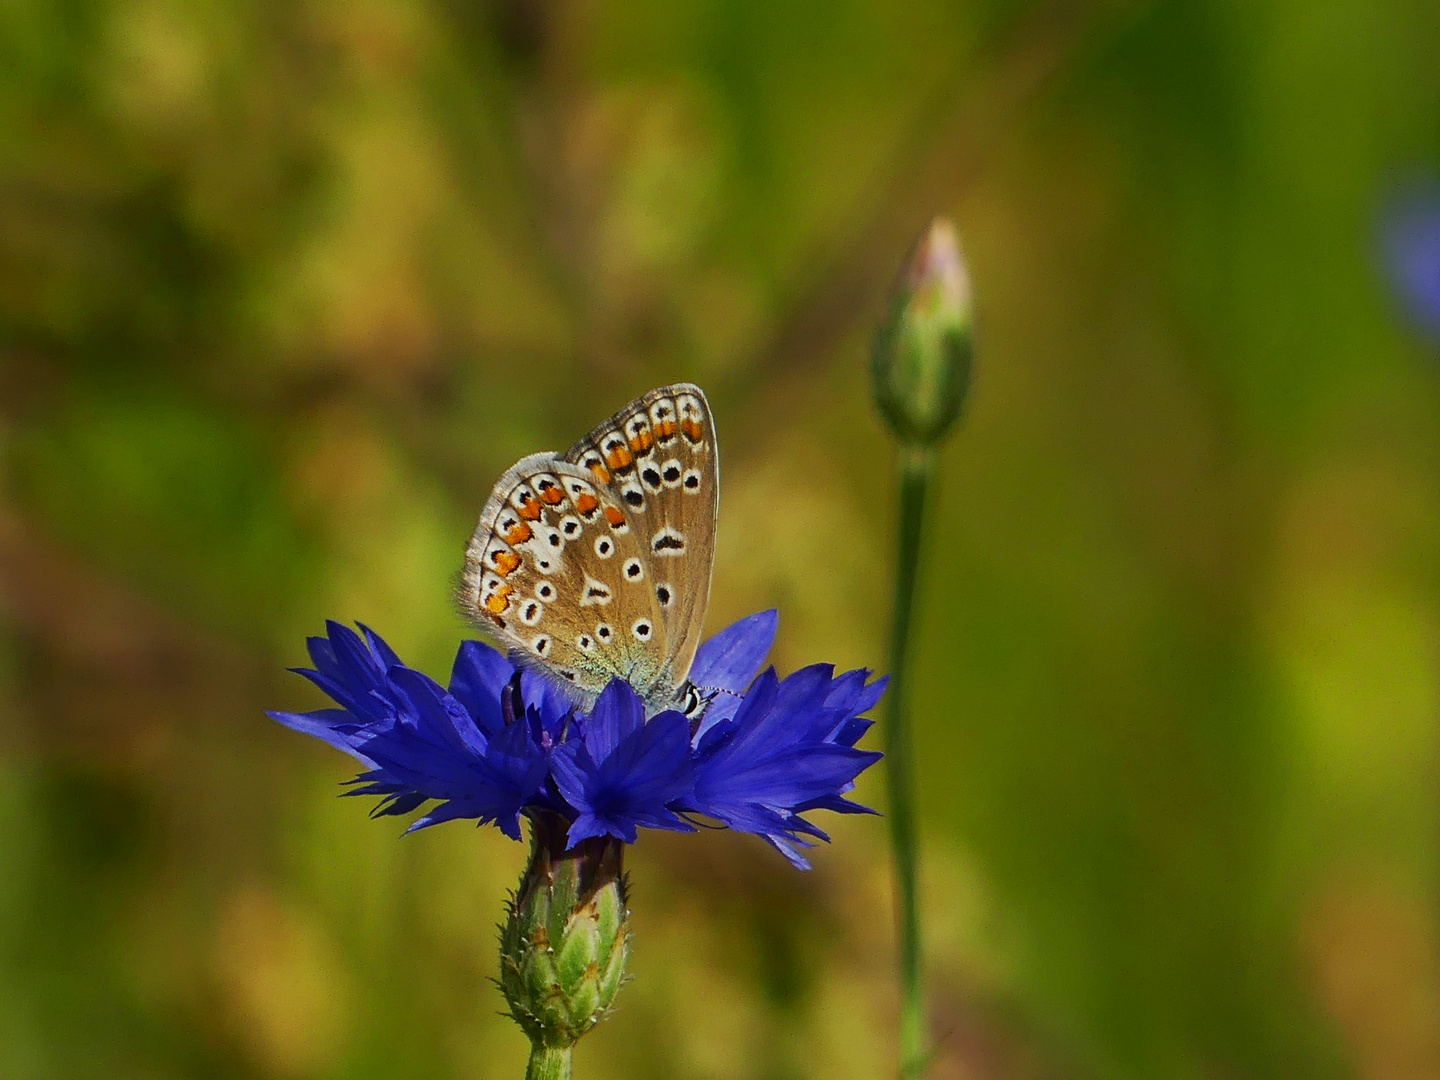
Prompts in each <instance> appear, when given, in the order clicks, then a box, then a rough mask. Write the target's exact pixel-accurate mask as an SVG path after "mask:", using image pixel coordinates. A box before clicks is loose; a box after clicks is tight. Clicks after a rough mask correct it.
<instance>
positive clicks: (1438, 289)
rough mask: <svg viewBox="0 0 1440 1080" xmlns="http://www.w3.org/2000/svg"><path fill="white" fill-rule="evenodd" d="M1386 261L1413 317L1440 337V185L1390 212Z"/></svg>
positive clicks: (1386, 240) (1385, 238) (1386, 237)
mask: <svg viewBox="0 0 1440 1080" xmlns="http://www.w3.org/2000/svg"><path fill="white" fill-rule="evenodd" d="M1384 243H1385V262H1386V266H1387V269H1388V270H1389V273H1390V277H1391V280H1392V282H1393V284H1394V287H1395V289H1396V291H1397V292H1398V293H1399V294H1400V298H1401V299H1402V300H1403V301H1404V303H1405V308H1406V310H1407V311H1408V312H1409V314H1410V317H1411V318H1412V319H1414V320H1415V322H1416V323H1417V324H1419V325H1420V326H1421V327H1422V328H1424V329H1425V330H1426V331H1427V332H1429V333H1430V334H1432V335H1434V336H1435V337H1440V187H1432V188H1430V189H1429V190H1424V191H1418V192H1415V193H1412V194H1411V195H1409V196H1407V197H1406V198H1404V199H1402V200H1400V201H1399V202H1398V203H1397V205H1396V206H1395V208H1394V209H1392V210H1391V212H1390V213H1389V215H1388V218H1387V220H1386V223H1385V229H1384Z"/></svg>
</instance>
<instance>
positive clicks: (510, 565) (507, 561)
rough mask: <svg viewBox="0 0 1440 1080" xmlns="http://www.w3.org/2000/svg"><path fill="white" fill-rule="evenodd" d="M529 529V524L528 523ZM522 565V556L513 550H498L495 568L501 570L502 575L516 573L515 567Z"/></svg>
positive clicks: (506, 575)
mask: <svg viewBox="0 0 1440 1080" xmlns="http://www.w3.org/2000/svg"><path fill="white" fill-rule="evenodd" d="M526 528H527V529H528V528H529V526H528V525H527V526H526ZM519 565H520V556H519V555H516V554H515V552H513V551H497V552H496V553H495V569H496V570H498V571H500V576H501V577H508V576H509V575H510V574H512V573H514V571H515V568H516V567H517V566H519Z"/></svg>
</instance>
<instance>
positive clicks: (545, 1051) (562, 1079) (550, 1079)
mask: <svg viewBox="0 0 1440 1080" xmlns="http://www.w3.org/2000/svg"><path fill="white" fill-rule="evenodd" d="M573 1053H574V1051H573V1050H571V1048H570V1047H568V1046H567V1047H565V1048H564V1049H563V1050H561V1049H557V1048H555V1047H553V1046H539V1045H536V1046H533V1047H531V1049H530V1064H529V1066H528V1067H527V1068H526V1069H525V1080H570V1058H571V1055H572V1054H573Z"/></svg>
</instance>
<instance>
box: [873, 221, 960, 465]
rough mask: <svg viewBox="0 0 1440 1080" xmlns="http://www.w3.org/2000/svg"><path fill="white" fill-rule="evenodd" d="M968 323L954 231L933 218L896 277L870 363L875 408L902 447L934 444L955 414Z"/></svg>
mask: <svg viewBox="0 0 1440 1080" xmlns="http://www.w3.org/2000/svg"><path fill="white" fill-rule="evenodd" d="M972 322H973V309H972V303H971V295H970V275H969V273H968V272H967V270H966V269H965V261H964V259H963V257H962V256H961V254H960V242H959V239H958V237H957V236H956V234H955V226H954V225H952V224H951V223H950V222H949V221H948V220H946V219H945V218H936V219H935V220H934V221H932V222H931V223H930V227H929V228H928V229H927V230H926V231H925V235H924V236H922V237H921V238H920V242H919V243H918V244H917V245H916V246H915V249H914V251H913V252H911V254H910V258H909V259H908V260H907V262H906V264H905V267H904V269H902V270H901V272H900V277H899V279H898V280H897V281H896V283H895V289H894V293H893V295H892V297H891V301H890V310H889V312H888V313H887V315H886V317H885V320H884V322H882V323H881V324H880V328H879V330H878V331H877V332H876V334H875V343H874V350H873V353H872V357H871V375H872V378H873V383H874V393H875V402H876V404H877V405H878V406H879V408H880V413H881V415H882V416H883V417H884V418H885V421H886V423H888V424H889V425H890V428H891V430H892V431H894V433H895V435H896V436H897V437H898V438H899V439H900V441H901V442H902V443H905V444H906V445H909V446H917V447H929V446H933V445H934V444H935V443H938V442H939V441H940V440H941V439H942V438H944V437H945V435H946V433H947V432H948V431H949V430H950V427H951V426H952V425H953V424H954V423H955V420H956V418H957V417H958V416H959V415H960V408H961V406H962V405H963V404H964V403H965V394H966V392H967V391H968V390H969V388H970V359H971V353H972V350H973V342H972V335H971V327H972Z"/></svg>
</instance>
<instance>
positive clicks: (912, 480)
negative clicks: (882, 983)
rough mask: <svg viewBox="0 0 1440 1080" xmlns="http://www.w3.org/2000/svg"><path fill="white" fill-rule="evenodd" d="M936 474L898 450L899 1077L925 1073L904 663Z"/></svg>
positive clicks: (894, 654) (891, 766)
mask: <svg viewBox="0 0 1440 1080" xmlns="http://www.w3.org/2000/svg"><path fill="white" fill-rule="evenodd" d="M934 475H935V459H934V456H933V455H932V454H931V453H930V451H929V450H922V449H917V448H902V449H901V458H900V530H899V550H898V557H897V560H896V568H895V609H894V610H895V625H894V627H893V628H892V631H891V638H890V687H889V691H888V692H887V693H886V695H885V698H886V704H887V714H888V715H887V716H886V720H885V767H886V775H887V777H888V780H889V787H890V814H889V820H890V847H891V850H892V851H893V852H894V855H895V910H896V916H897V920H898V923H899V950H900V1076H901V1080H915V1078H917V1077H919V1076H921V1075H923V1073H924V1071H925V1064H926V1055H927V1049H928V1048H927V1046H926V1035H925V1001H924V997H923V995H922V993H921V988H920V910H919V904H918V901H917V898H916V895H915V888H916V877H917V870H918V863H919V851H918V845H917V842H916V837H915V778H914V769H913V751H912V746H911V739H910V700H909V690H910V685H909V683H910V680H909V671H908V666H907V660H908V657H909V651H910V630H911V624H912V622H913V621H914V608H915V583H916V580H917V578H918V577H919V572H920V542H921V538H922V536H923V528H924V524H925V503H926V501H927V499H928V498H929V494H930V487H931V482H932V480H933V478H934Z"/></svg>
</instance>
